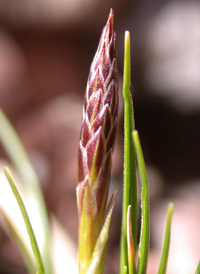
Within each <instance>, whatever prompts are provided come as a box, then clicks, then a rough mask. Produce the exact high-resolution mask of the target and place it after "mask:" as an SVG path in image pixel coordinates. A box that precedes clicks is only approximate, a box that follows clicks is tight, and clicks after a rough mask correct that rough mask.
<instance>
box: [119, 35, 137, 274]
mask: <svg viewBox="0 0 200 274" xmlns="http://www.w3.org/2000/svg"><path fill="white" fill-rule="evenodd" d="M124 46H125V50H124V77H123V78H124V79H123V97H124V189H123V205H122V229H121V243H120V267H119V273H120V274H123V273H124V269H125V267H127V273H129V271H128V250H127V210H128V206H129V205H131V206H132V214H131V215H132V216H131V222H132V230H133V241H134V249H135V252H136V246H137V183H136V165H135V150H134V144H133V140H132V131H133V130H134V126H135V125H134V114H133V101H132V97H131V93H130V91H129V88H130V85H131V70H130V59H131V58H130V33H129V32H128V31H126V32H125V41H124Z"/></svg>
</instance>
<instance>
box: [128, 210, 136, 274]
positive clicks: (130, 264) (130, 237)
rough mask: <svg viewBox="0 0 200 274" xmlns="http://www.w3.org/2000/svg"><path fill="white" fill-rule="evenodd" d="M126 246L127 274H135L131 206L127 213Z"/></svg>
mask: <svg viewBox="0 0 200 274" xmlns="http://www.w3.org/2000/svg"><path fill="white" fill-rule="evenodd" d="M127 244H128V267H129V273H130V274H136V264H135V250H134V242H133V233H132V224H131V206H128V212H127Z"/></svg>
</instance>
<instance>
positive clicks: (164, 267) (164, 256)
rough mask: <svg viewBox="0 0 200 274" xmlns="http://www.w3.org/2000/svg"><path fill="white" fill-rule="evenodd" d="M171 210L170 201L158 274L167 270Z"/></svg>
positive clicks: (172, 208) (172, 206)
mask: <svg viewBox="0 0 200 274" xmlns="http://www.w3.org/2000/svg"><path fill="white" fill-rule="evenodd" d="M173 211H174V205H173V204H172V203H171V204H169V206H168V211H167V221H166V228H165V237H164V243H163V248H162V255H161V260H160V266H159V270H158V274H165V273H166V270H167V262H168V255H169V246H170V236H171V235H170V234H171V223H172V215H173Z"/></svg>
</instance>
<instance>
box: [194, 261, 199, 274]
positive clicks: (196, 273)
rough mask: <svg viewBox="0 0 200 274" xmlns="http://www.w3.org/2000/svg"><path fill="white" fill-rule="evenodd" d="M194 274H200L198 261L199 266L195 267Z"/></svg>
mask: <svg viewBox="0 0 200 274" xmlns="http://www.w3.org/2000/svg"><path fill="white" fill-rule="evenodd" d="M195 274H200V261H199V264H198V266H197V270H196V272H195Z"/></svg>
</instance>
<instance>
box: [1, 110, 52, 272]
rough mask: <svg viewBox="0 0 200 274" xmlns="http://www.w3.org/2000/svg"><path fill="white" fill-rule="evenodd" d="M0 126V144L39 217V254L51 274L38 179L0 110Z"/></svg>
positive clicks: (48, 225)
mask: <svg viewBox="0 0 200 274" xmlns="http://www.w3.org/2000/svg"><path fill="white" fill-rule="evenodd" d="M0 125H1V128H0V142H1V143H2V145H3V147H4V149H5V151H6V153H7V155H8V156H9V157H10V159H11V161H12V163H13V165H14V166H15V168H16V170H17V172H18V174H19V176H20V178H21V180H22V183H23V185H24V187H25V190H26V195H27V197H28V198H29V200H30V201H31V202H33V203H34V209H35V210H37V211H38V215H39V216H40V223H41V232H40V233H41V234H42V235H43V238H44V245H43V247H42V249H41V253H42V257H43V261H44V266H45V270H46V272H47V273H48V274H52V273H53V268H52V261H51V235H50V234H51V233H50V224H49V219H48V214H47V210H46V205H45V201H44V198H43V194H42V190H41V188H40V184H39V181H38V178H37V176H36V174H35V172H34V170H33V167H32V165H31V163H30V161H29V159H28V155H27V153H26V151H25V149H24V147H23V145H22V143H21V141H20V139H19V137H18V136H17V133H16V131H15V129H14V128H13V126H12V125H11V123H10V122H9V120H8V119H7V117H6V115H5V114H4V113H3V111H2V110H1V109H0Z"/></svg>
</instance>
